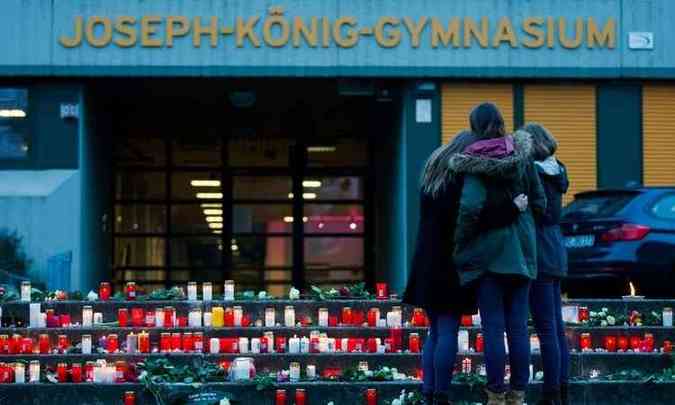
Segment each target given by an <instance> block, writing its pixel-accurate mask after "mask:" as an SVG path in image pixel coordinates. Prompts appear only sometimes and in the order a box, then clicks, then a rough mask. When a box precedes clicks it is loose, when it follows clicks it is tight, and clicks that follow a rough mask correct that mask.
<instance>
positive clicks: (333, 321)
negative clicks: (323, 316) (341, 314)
mask: <svg viewBox="0 0 675 405" xmlns="http://www.w3.org/2000/svg"><path fill="white" fill-rule="evenodd" d="M337 325H338V317H337V315H328V326H330V327H331V328H334V327H336V326H337Z"/></svg>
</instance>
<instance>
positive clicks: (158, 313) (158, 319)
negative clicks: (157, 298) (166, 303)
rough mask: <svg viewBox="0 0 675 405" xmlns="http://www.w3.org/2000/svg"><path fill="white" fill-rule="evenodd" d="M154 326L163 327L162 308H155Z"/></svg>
mask: <svg viewBox="0 0 675 405" xmlns="http://www.w3.org/2000/svg"><path fill="white" fill-rule="evenodd" d="M155 326H156V327H158V328H163V327H164V308H155Z"/></svg>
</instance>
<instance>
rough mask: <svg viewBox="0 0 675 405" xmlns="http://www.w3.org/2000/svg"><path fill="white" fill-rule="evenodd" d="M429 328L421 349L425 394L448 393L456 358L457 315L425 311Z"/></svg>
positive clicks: (458, 319)
mask: <svg viewBox="0 0 675 405" xmlns="http://www.w3.org/2000/svg"><path fill="white" fill-rule="evenodd" d="M427 315H429V321H430V324H431V326H430V328H429V335H428V336H427V339H426V342H424V347H423V348H422V369H423V372H424V382H423V385H422V391H423V392H424V393H425V394H430V393H434V392H442V393H448V391H449V390H450V380H451V379H452V369H453V367H454V364H455V359H456V357H457V332H459V321H460V316H459V315H453V314H450V313H436V312H434V311H427Z"/></svg>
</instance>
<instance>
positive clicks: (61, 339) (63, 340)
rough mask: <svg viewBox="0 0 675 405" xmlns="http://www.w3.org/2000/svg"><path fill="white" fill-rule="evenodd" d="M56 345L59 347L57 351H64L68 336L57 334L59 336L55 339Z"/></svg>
mask: <svg viewBox="0 0 675 405" xmlns="http://www.w3.org/2000/svg"><path fill="white" fill-rule="evenodd" d="M57 342H58V343H57V347H58V349H59V353H65V352H66V350H68V347H69V346H70V344H69V343H68V336H66V335H59V338H58V340H57Z"/></svg>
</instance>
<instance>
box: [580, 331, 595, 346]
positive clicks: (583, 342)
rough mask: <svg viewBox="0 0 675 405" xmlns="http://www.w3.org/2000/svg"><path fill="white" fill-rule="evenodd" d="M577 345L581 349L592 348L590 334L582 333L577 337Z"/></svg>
mask: <svg viewBox="0 0 675 405" xmlns="http://www.w3.org/2000/svg"><path fill="white" fill-rule="evenodd" d="M579 347H580V348H581V350H591V349H592V342H591V334H590V333H582V334H581V337H580V338H579Z"/></svg>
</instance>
